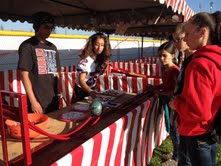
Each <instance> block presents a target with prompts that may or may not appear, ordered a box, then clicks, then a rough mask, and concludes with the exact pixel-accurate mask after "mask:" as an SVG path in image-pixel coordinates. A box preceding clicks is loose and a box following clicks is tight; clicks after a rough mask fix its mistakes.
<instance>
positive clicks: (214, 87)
mask: <svg viewBox="0 0 221 166" xmlns="http://www.w3.org/2000/svg"><path fill="white" fill-rule="evenodd" d="M174 105H175V108H176V111H177V112H178V120H177V122H178V130H179V133H180V135H183V136H196V135H201V134H204V133H207V132H208V130H207V129H206V127H205V126H204V124H207V122H213V119H214V115H215V113H216V112H217V111H218V108H219V107H220V106H221V47H219V46H216V45H207V46H204V47H202V48H200V49H199V50H197V51H196V52H195V53H194V55H193V59H192V61H191V62H190V63H189V64H188V66H187V68H186V71H185V76H184V87H183V91H182V93H181V94H180V95H179V96H177V97H176V98H175V100H174Z"/></svg>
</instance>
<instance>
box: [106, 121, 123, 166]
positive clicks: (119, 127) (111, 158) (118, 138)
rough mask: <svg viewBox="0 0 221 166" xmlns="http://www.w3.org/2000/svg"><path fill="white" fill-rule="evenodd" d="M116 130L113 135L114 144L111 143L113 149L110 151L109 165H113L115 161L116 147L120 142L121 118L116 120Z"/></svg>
mask: <svg viewBox="0 0 221 166" xmlns="http://www.w3.org/2000/svg"><path fill="white" fill-rule="evenodd" d="M115 123H116V125H117V126H116V132H115V137H114V144H113V149H112V151H111V157H110V164H109V165H110V166H114V162H115V157H116V154H117V148H118V145H119V142H120V135H121V131H122V128H123V120H122V118H121V119H119V120H117V121H116V122H115Z"/></svg>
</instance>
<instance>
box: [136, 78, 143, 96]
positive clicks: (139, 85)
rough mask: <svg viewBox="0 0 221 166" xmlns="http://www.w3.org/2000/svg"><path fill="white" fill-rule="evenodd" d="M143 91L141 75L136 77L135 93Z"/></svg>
mask: <svg viewBox="0 0 221 166" xmlns="http://www.w3.org/2000/svg"><path fill="white" fill-rule="evenodd" d="M142 92H143V77H137V93H138V94H140V93H142Z"/></svg>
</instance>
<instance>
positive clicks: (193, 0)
mask: <svg viewBox="0 0 221 166" xmlns="http://www.w3.org/2000/svg"><path fill="white" fill-rule="evenodd" d="M186 2H187V4H188V5H189V6H190V7H191V8H192V9H193V11H194V12H196V13H198V12H203V11H206V12H210V11H212V12H215V11H217V10H219V11H221V0H186ZM210 2H213V7H212V9H210ZM0 26H3V28H4V30H22V31H31V30H32V31H33V28H32V24H28V23H27V22H25V23H21V22H19V21H17V22H15V23H14V22H12V21H7V22H3V21H2V20H0ZM56 32H57V33H60V34H75V35H76V34H77V35H91V34H92V33H93V32H85V31H78V30H72V29H68V28H58V27H57V28H56Z"/></svg>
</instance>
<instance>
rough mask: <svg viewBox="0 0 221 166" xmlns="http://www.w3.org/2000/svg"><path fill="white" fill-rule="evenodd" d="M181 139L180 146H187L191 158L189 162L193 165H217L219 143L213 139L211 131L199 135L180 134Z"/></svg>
mask: <svg viewBox="0 0 221 166" xmlns="http://www.w3.org/2000/svg"><path fill="white" fill-rule="evenodd" d="M180 140H181V141H180V143H181V145H180V146H181V147H182V146H185V147H186V150H187V153H188V155H189V158H190V163H187V164H190V165H192V166H215V165H216V154H217V149H218V144H217V143H216V142H214V141H213V140H212V138H211V135H210V133H206V134H203V135H199V136H180ZM181 151H182V150H181ZM184 166H185V165H184Z"/></svg>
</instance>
